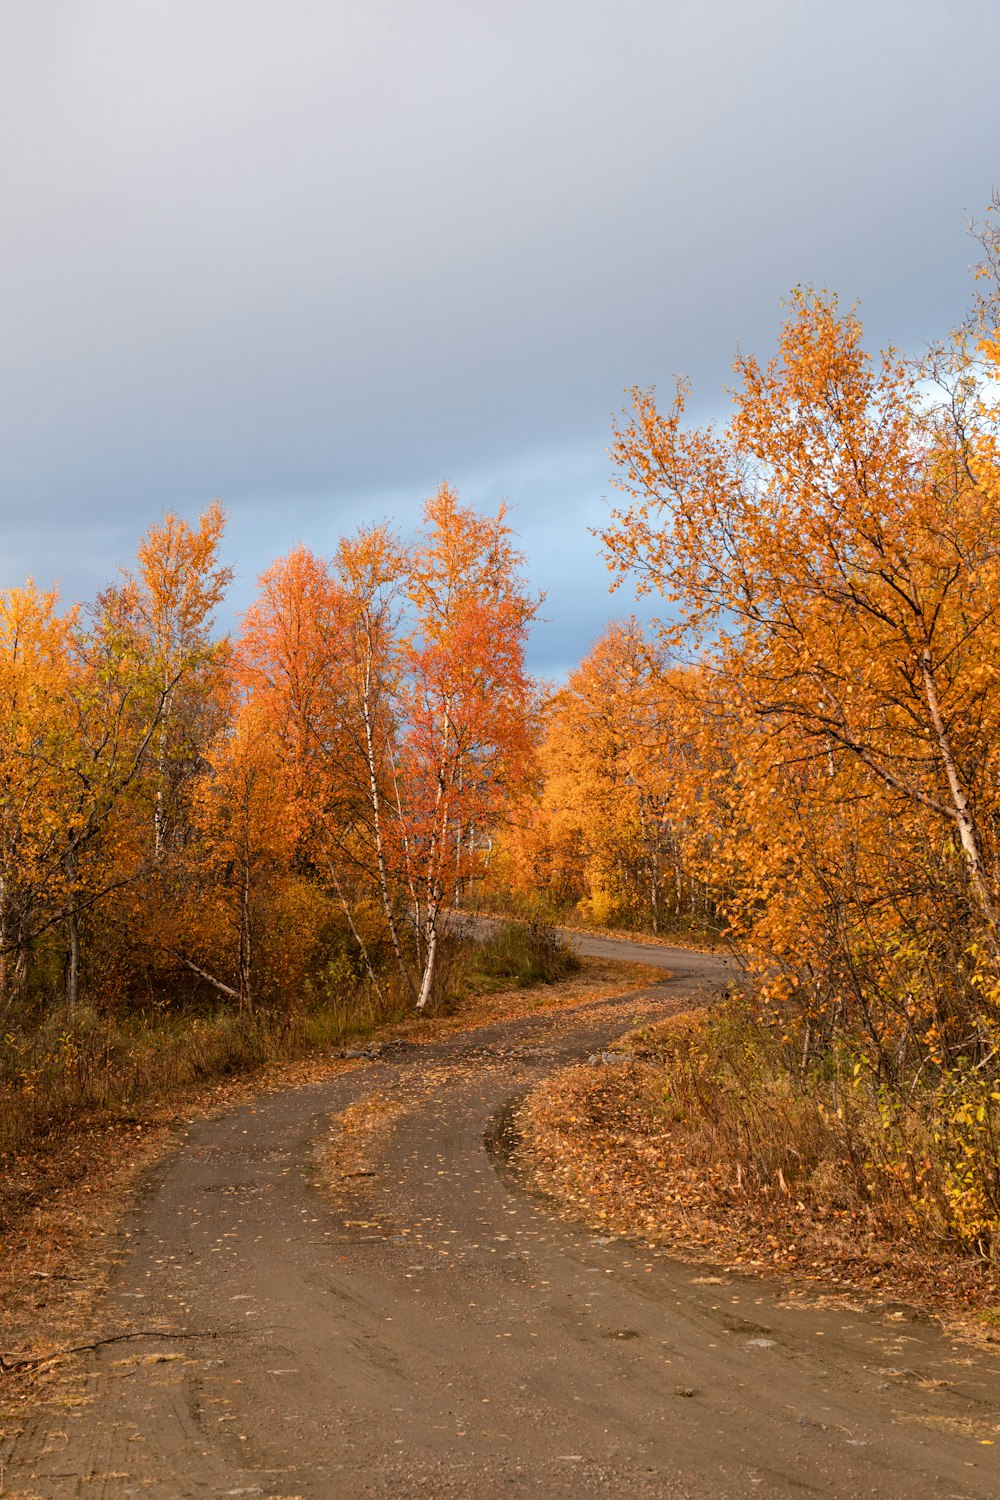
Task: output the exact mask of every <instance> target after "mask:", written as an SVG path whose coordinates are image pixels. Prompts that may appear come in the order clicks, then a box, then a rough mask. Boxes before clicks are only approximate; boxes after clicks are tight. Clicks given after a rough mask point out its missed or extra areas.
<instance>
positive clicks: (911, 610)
mask: <svg viewBox="0 0 1000 1500" xmlns="http://www.w3.org/2000/svg"><path fill="white" fill-rule="evenodd" d="M736 370H737V374H738V376H739V378H740V382H741V383H740V386H739V389H738V390H737V392H736V394H735V409H734V413H733V416H732V419H731V421H730V422H729V423H728V425H727V426H725V427H724V428H702V429H697V428H689V427H687V426H686V425H685V423H684V405H685V395H686V393H685V390H684V388H683V387H681V388H679V390H678V392H677V395H676V398H675V401H674V403H673V405H672V406H671V407H670V408H669V409H668V410H667V411H665V412H661V410H660V409H659V407H658V406H657V404H656V401H655V397H654V395H653V394H652V393H651V392H643V391H637V392H635V393H634V402H633V410H632V414H631V417H630V419H629V420H628V421H627V422H626V423H624V424H623V425H622V426H621V427H620V428H619V429H618V431H617V432H616V437H615V445H614V453H615V458H616V461H617V464H618V471H619V482H620V484H621V487H622V488H623V489H624V491H625V492H626V494H627V495H628V497H629V502H630V503H629V504H628V505H627V507H625V508H623V509H621V510H619V511H618V512H617V513H616V515H615V517H614V519H613V522H612V524H611V525H610V526H609V527H608V529H607V531H606V532H605V535H604V541H605V545H606V548H607V550H608V555H609V558H610V562H611V565H612V567H613V568H614V570H615V571H616V573H617V575H618V576H619V577H622V576H624V575H625V573H627V572H629V571H634V572H635V574H636V575H637V577H638V581H639V587H640V588H641V589H645V590H656V591H659V592H660V593H662V594H663V596H664V597H665V599H666V600H667V601H668V602H669V604H670V606H671V611H670V613H671V617H672V618H671V619H670V621H669V622H668V623H667V624H665V625H664V626H663V628H662V636H663V640H664V643H665V644H666V645H668V646H670V647H674V648H682V647H687V648H690V647H691V646H694V647H696V648H700V651H701V660H702V664H703V665H702V671H703V674H704V680H705V681H706V682H707V683H709V684H711V683H712V682H714V683H715V684H716V690H715V691H714V693H710V694H709V697H710V698H711V699H712V700H713V701H714V709H713V710H712V711H711V712H710V713H709V714H708V717H707V718H706V723H707V724H712V723H714V725H715V730H714V732H715V733H716V736H717V738H718V726H719V724H721V723H723V722H728V723H729V724H730V725H731V726H736V725H738V726H739V733H735V732H734V733H733V734H731V735H730V736H729V742H730V744H731V746H732V747H733V753H734V756H735V757H736V759H737V760H738V761H742V763H743V778H744V796H752V797H754V798H755V799H756V806H757V811H758V813H760V814H761V815H762V816H760V818H759V819H755V818H750V819H749V821H748V824H747V826H748V827H751V826H754V823H755V821H756V823H757V829H758V838H759V845H758V848H757V849H756V850H751V849H749V848H748V846H747V845H746V844H744V848H743V853H744V855H745V856H747V857H748V858H750V859H751V860H752V862H753V865H754V866H755V867H756V868H757V870H758V871H759V872H760V882H759V885H758V890H757V893H756V898H755V900H756V904H757V906H758V907H759V906H760V905H761V904H762V903H763V902H764V900H765V899H770V897H772V896H773V894H774V890H775V884H776V880H777V881H778V884H782V883H783V884H784V886H785V887H786V888H793V887H794V882H795V880H797V879H800V878H801V873H802V870H803V867H804V866H803V858H802V856H803V855H805V854H807V853H808V854H809V859H810V860H812V859H813V854H814V852H815V851H814V850H807V849H806V847H805V844H804V842H803V840H802V837H801V830H802V829H803V828H804V827H806V826H807V825H808V827H809V828H810V830H811V834H812V835H815V836H816V838H817V839H819V840H820V842H822V841H823V839H825V840H826V841H827V843H828V844H829V841H830V840H832V839H835V838H838V837H840V836H841V835H843V836H845V837H846V830H847V829H848V827H849V826H852V827H853V828H854V832H855V834H857V835H858V837H860V838H861V839H862V843H863V845H864V844H865V843H869V844H871V843H872V841H876V840H881V841H882V843H883V847H884V841H885V839H886V838H887V837H888V838H890V839H892V838H896V837H897V834H898V835H902V836H903V838H904V840H905V842H906V844H907V846H908V847H909V848H911V849H912V850H913V853H914V861H915V862H916V863H917V864H920V863H921V861H920V860H919V858H918V857H917V850H918V849H919V845H920V843H922V844H923V845H924V847H925V848H926V846H927V844H928V841H930V843H931V845H932V847H933V848H934V849H935V850H936V851H938V857H939V858H940V859H941V860H943V861H947V860H948V857H949V856H948V851H949V849H952V848H953V849H954V851H955V861H957V862H955V861H953V862H952V865H951V878H952V880H957V881H958V882H959V885H960V886H961V888H962V889H964V891H965V892H966V894H967V899H968V920H970V921H971V922H972V924H973V931H974V932H976V933H978V935H979V941H980V942H981V943H982V944H983V945H985V946H986V948H988V949H989V950H990V951H991V952H992V953H993V954H994V955H995V954H996V952H997V942H998V938H997V890H996V879H997V870H996V850H995V847H994V843H993V838H992V833H991V829H992V826H993V819H994V812H995V793H994V790H993V789H994V787H995V785H996V769H997V768H996V766H995V748H994V747H995V746H996V744H997V731H998V729H1000V723H998V720H1000V696H998V694H997V691H996V674H997V670H998V666H1000V631H998V624H1000V602H998V601H1000V593H998V587H997V585H998V582H1000V577H998V568H1000V490H998V473H1000V469H998V464H997V448H996V438H997V431H998V416H1000V412H998V409H997V406H996V404H995V402H994V401H993V399H992V397H991V393H990V387H989V385H988V383H987V382H986V381H985V380H984V379H983V372H982V370H981V369H980V368H979V367H978V366H977V364H976V361H975V359H974V358H972V357H971V356H970V354H969V353H968V352H967V351H964V350H963V349H961V348H960V347H956V348H954V349H953V351H952V359H951V361H950V363H949V362H948V361H944V360H942V359H941V358H940V356H939V357H938V359H937V363H936V365H935V368H934V370H933V371H932V372H929V371H928V368H927V367H926V366H922V365H920V364H911V363H909V362H907V361H905V360H903V359H902V358H900V357H899V356H898V355H896V354H894V353H892V352H889V353H887V354H885V355H883V356H882V357H881V359H880V360H878V361H876V362H872V361H870V360H869V358H868V357H867V355H866V354H865V352H864V349H863V347H862V343H861V328H860V324H859V322H858V320H857V318H856V316H855V315H853V314H846V315H845V314H841V313H840V312H839V311H838V309H837V306H836V304H835V303H834V302H833V301H831V300H830V299H827V298H824V297H820V296H813V295H811V294H804V293H803V294H797V295H796V296H795V298H794V299H793V302H792V307H791V315H790V317H789V320H788V323H787V325H786V327H785V329H784V332H783V335H782V338H781V342H780V347H779V352H778V354H777V355H776V357H775V358H774V359H773V360H772V361H771V362H770V363H769V364H768V365H766V366H761V365H760V364H759V363H758V362H757V361H755V360H754V359H752V358H742V357H741V358H740V359H739V360H738V361H737V364H736ZM928 373H934V374H936V375H938V376H939V377H941V376H947V377H948V378H947V381H946V385H947V389H946V399H944V400H941V401H937V402H934V401H931V400H929V399H928V394H927V376H928ZM741 740H742V747H743V749H744V750H745V751H746V755H745V756H744V755H741V753H740V752H741V744H740V742H741ZM806 809H810V810H811V811H810V814H809V816H808V817H806ZM835 809H836V812H835V811H834V810H835ZM859 809H861V811H863V812H864V813H865V816H864V817H863V818H861V819H860V823H859V816H858V813H859ZM765 813H766V814H767V816H763V814H765ZM818 818H820V819H822V823H820V822H817V821H816V819H818ZM862 825H863V826H862ZM765 828H767V829H768V830H769V831H768V832H764V831H763V830H764V829H765ZM894 847H895V849H896V851H897V852H898V850H899V848H900V844H899V842H898V841H897V843H896V844H895V846H894ZM879 853H880V851H878V852H876V854H875V860H876V863H879V864H884V862H883V861H882V860H881V859H880V858H879ZM858 857H859V851H858V850H854V852H853V853H852V852H851V851H850V849H848V848H846V847H845V848H844V849H842V850H841V873H843V870H844V868H845V866H844V864H843V861H844V860H846V861H847V862H848V864H849V863H851V861H854V863H855V867H856V866H857V860H858ZM861 857H862V858H863V857H864V856H863V855H862V856H861ZM789 861H791V863H790V864H789ZM807 862H808V861H807ZM813 862H814V863H815V861H814V860H813ZM922 865H923V870H922V875H921V879H923V878H924V877H925V876H926V875H927V861H926V860H924V861H922ZM783 866H784V868H783V873H782V874H781V876H780V879H779V878H778V875H779V871H782V867H783ZM827 874H829V871H827ZM917 883H919V882H917ZM908 886H909V888H910V889H911V890H912V889H913V888H914V870H913V869H912V868H911V870H910V874H909V877H906V876H901V875H899V873H898V872H897V885H896V888H895V890H894V891H893V893H892V899H893V900H894V901H895V902H896V904H897V907H898V905H899V903H900V901H902V903H903V904H904V905H905V901H906V898H905V892H906V890H907V887H908ZM870 899H871V893H870V892H869V896H868V898H866V901H865V902H859V901H856V900H852V901H851V903H849V904H850V906H851V913H852V915H851V920H852V922H853V923H855V924H856V925H858V926H859V927H863V926H864V924H865V922H866V921H870V919H871V911H872V908H871V905H870ZM885 899H886V900H888V899H889V897H888V893H886V897H885ZM751 904H754V903H753V902H751ZM883 905H884V902H883ZM745 909H746V910H749V906H746V905H745ZM906 920H907V921H911V920H912V921H916V922H917V926H918V927H919V921H918V920H917V917H916V913H915V911H914V912H911V913H910V915H909V916H908V917H907V919H906ZM904 926H905V923H904ZM966 1019H967V1020H968V1017H967V1018H966ZM963 1024H964V1023H963Z"/></svg>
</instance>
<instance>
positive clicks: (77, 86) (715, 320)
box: [0, 0, 1000, 671]
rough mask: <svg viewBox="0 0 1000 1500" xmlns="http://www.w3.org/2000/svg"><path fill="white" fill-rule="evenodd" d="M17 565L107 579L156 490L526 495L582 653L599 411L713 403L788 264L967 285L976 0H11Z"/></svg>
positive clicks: (592, 580) (819, 275)
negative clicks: (690, 381) (821, 0)
mask: <svg viewBox="0 0 1000 1500" xmlns="http://www.w3.org/2000/svg"><path fill="white" fill-rule="evenodd" d="M0 23H2V35H3V47H2V49H0V131H2V135H3V141H4V149H3V151H2V153H0V331H2V337H0V503H2V506H3V514H4V523H5V524H4V543H5V551H6V558H5V567H4V574H3V577H2V580H0V581H3V582H14V581H18V580H19V579H20V577H21V576H23V574H24V573H26V572H32V573H34V574H36V575H37V576H38V577H39V579H41V580H45V581H49V580H50V579H51V578H53V577H56V576H58V577H59V578H61V579H62V581H63V585H64V588H65V589H66V590H67V592H69V593H72V594H78V593H83V594H86V593H89V592H91V591H92V590H93V589H94V588H95V587H96V586H97V585H98V584H99V583H100V582H101V581H102V580H103V579H104V578H105V577H106V576H107V575H108V574H109V572H110V566H111V563H112V562H113V561H114V560H116V559H122V558H126V557H127V556H128V554H129V553H130V552H131V550H132V547H133V545H134V541H135V538H136V537H137V536H138V534H139V533H140V532H141V531H142V530H143V529H144V528H145V526H146V525H148V523H149V521H150V520H151V519H153V518H155V516H156V515H157V514H158V513H159V512H160V511H161V510H162V509H163V508H164V507H166V506H175V507H177V508H181V509H184V510H186V511H189V512H190V511H194V510H196V509H197V508H198V506H200V505H201V504H202V503H203V502H205V501H206V500H207V499H208V498H210V497H211V496H212V495H214V494H219V495H221V496H222V497H223V499H224V500H225V502H226V503H227V506H228V508H229V510H230V512H231V515H232V531H231V537H230V543H229V545H230V550H231V552H232V554H233V557H234V560H235V561H236V563H237V565H238V567H239V569H240V572H241V575H242V578H241V582H240V584H239V585H238V586H237V588H236V590H235V592H234V605H235V606H237V607H238V606H239V605H240V604H241V603H243V602H245V600H246V598H247V596H248V591H249V589H250V587H251V584H252V576H253V573H254V572H255V571H256V569H257V568H259V567H260V566H263V565H264V564H265V563H266V562H267V561H268V559H269V558H270V557H271V556H273V555H275V554H276V553H278V552H281V551H283V550H284V549H285V548H286V547H287V545H288V544H289V542H290V541H291V540H292V538H293V537H300V538H302V539H304V540H306V541H308V542H310V543H312V544H314V545H316V546H320V547H321V546H326V545H329V544H330V543H332V541H333V539H334V538H335V537H336V535H337V534H339V532H340V531H342V530H344V529H348V528H352V527H353V526H354V525H356V524H357V523H358V522H359V521H361V520H363V519H366V518H368V517H372V516H382V515H384V514H387V513H388V514H391V515H394V516H396V517H397V518H398V520H399V523H400V525H401V526H402V527H403V528H404V529H409V528H411V527H412V525H413V524H414V518H415V515H416V512H417V509H418V506H419V502H420V499H421V498H422V497H423V496H424V495H425V494H427V493H428V492H429V491H430V490H431V489H432V488H433V487H434V485H435V484H436V483H437V482H438V480H439V479H440V478H442V477H445V476H448V477H450V478H452V479H454V480H455V481H457V482H458V483H459V484H460V485H461V486H462V487H463V490H464V492H465V493H466V495H467V496H468V498H470V499H481V500H484V501H489V502H492V501H493V500H495V499H496V498H497V497H499V496H500V495H503V494H506V495H507V496H509V498H510V499H511V500H512V501H513V502H514V503H515V505H516V506H517V512H516V516H517V520H518V523H519V524H520V526H521V528H522V530H523V532H524V536H525V543H526V546H527V548H528V550H529V553H530V556H531V560H532V571H533V576H534V577H535V578H536V579H537V581H538V585H539V587H541V588H545V589H547V590H548V593H549V599H548V603H547V606H546V610H545V613H546V615H547V616H548V618H549V621H550V623H549V624H547V625H544V626H542V627H540V628H539V630H538V632H537V636H536V640H535V644H534V648H533V654H534V661H535V664H536V665H537V667H538V668H539V669H540V670H543V671H559V670H562V669H563V668H564V667H565V666H566V665H567V664H568V663H569V662H570V661H572V660H573V659H574V658H575V657H576V656H577V655H579V653H580V651H581V650H583V649H585V648H586V646H587V644H588V643H589V641H590V639H592V637H593V635H594V634H595V633H596V632H597V630H599V628H600V625H601V623H602V621H603V619H604V618H605V617H606V616H607V615H609V614H612V613H621V612H622V610H623V609H626V608H627V607H628V601H627V600H626V599H622V598H621V597H619V598H617V599H614V600H609V599H608V598H607V596H606V592H605V584H606V575H605V573H604V570H603V565H602V564H601V563H600V561H599V559H597V558H596V556H595V552H594V543H593V541H592V539H591V538H590V536H589V534H588V532H587V529H586V528H587V525H593V524H595V521H597V520H599V518H600V515H601V513H602V512H601V498H600V497H601V495H602V494H603V493H605V492H606V491H607V490H608V478H609V476H608V465H607V461H606V458H605V456H604V450H605V447H606V444H607V441H608V437H609V433H610V414H611V412H612V411H613V410H614V409H616V408H617V407H619V406H620V405H621V401H622V389H623V387H625V386H626V385H629V384H631V383H633V382H637V383H640V384H645V383H648V382H654V381H656V382H660V383H666V382H669V380H670V378H671V376H672V374H673V373H674V372H675V371H687V372H690V373H691V375H692V376H693V377H694V379H695V382H696V387H697V392H698V395H697V405H698V410H699V411H700V412H702V413H703V414H711V413H712V412H713V411H715V410H718V409H719V406H720V403H721V400H722V398H721V395H720V392H721V388H722V387H723V385H724V384H725V381H726V378H727V371H728V362H729V359H730V357H731V353H732V350H733V346H734V343H735V341H736V340H737V339H739V340H740V342H741V344H742V345H743V346H744V347H748V348H757V349H763V350H766V348H767V346H768V345H769V343H770V341H771V340H772V338H773V334H774V331H775V327H776V324H777V320H778V317H779V313H780V309H779V302H780V299H781V297H782V296H783V295H785V294H786V293H787V291H788V290H789V288H790V287H791V286H792V285H794V284H796V283H798V282H801V281H812V282H814V283H816V284H821V285H827V286H829V287H835V288H837V289H838V290H839V291H840V292H841V293H842V295H843V296H844V297H845V299H846V300H848V301H850V300H853V299H854V298H855V297H860V298H861V299H862V310H863V313H864V316H865V318H866V322H867V324H868V327H869V330H870V334H871V336H872V338H873V340H875V341H884V340H886V339H889V338H892V339H894V340H895V341H897V342H898V343H900V344H901V345H903V346H904V347H916V346H919V345H920V343H921V342H922V341H923V340H925V339H926V338H928V337H931V336H933V335H935V334H936V333H938V332H940V331H942V330H943V329H944V328H945V327H947V326H948V324H949V323H951V322H952V321H954V320H955V319H956V318H957V317H958V316H959V314H960V312H961V309H962V306H963V304H964V301H965V299H966V297H967V295H968V284H967V281H966V278H965V275H964V272H965V268H966V267H967V265H968V263H969V261H970V260H971V259H972V258H973V246H972V245H971V244H970V243H969V242H968V240H967V239H966V238H965V228H966V222H967V219H968V217H969V215H970V214H975V213H978V212H980V211H981V210H982V208H983V207H984V205H985V203H986V201H987V199H988V198H989V195H990V192H991V190H992V188H993V186H994V183H995V182H996V181H997V180H998V179H1000V162H998V149H997V148H998V145H1000V129H998V126H1000V104H998V100H997V95H996V92H995V90H993V89H992V88H991V87H990V85H989V82H988V79H987V78H986V76H985V74H984V73H983V70H982V69H980V70H979V77H978V79H977V77H976V76H975V74H974V73H973V72H972V71H971V69H972V64H973V60H974V59H976V58H986V57H989V56H992V55H993V53H994V51H995V48H996V44H997V43H998V42H1000V12H998V11H997V9H996V7H995V6H994V5H993V4H992V3H978V0H953V3H952V4H950V5H948V6H944V5H941V4H940V3H938V0H934V3H928V0H876V3H871V0H868V3H865V4H861V3H857V0H841V3H840V4H838V5H837V6H830V7H819V6H811V5H805V4H803V3H801V0H759V3H757V4H756V5H753V6H747V5H745V4H742V3H737V0H716V3H711V4H705V5H702V6H700V7H693V6H691V5H689V4H685V5H681V4H678V3H672V0H618V3H616V4H614V5H612V4H610V3H605V0H602V3H596V0H566V3H563V0H507V3H504V4H500V3H494V0H471V3H470V0H422V3H421V4H419V5H415V4H413V3H412V0H410V3H395V4H393V3H386V0H366V3H364V4H362V3H360V0H352V3H346V0H268V3H262V0H143V3H132V0H117V3H97V0H61V3H55V0H26V3H11V0H7V3H5V4H2V3H0Z"/></svg>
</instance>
